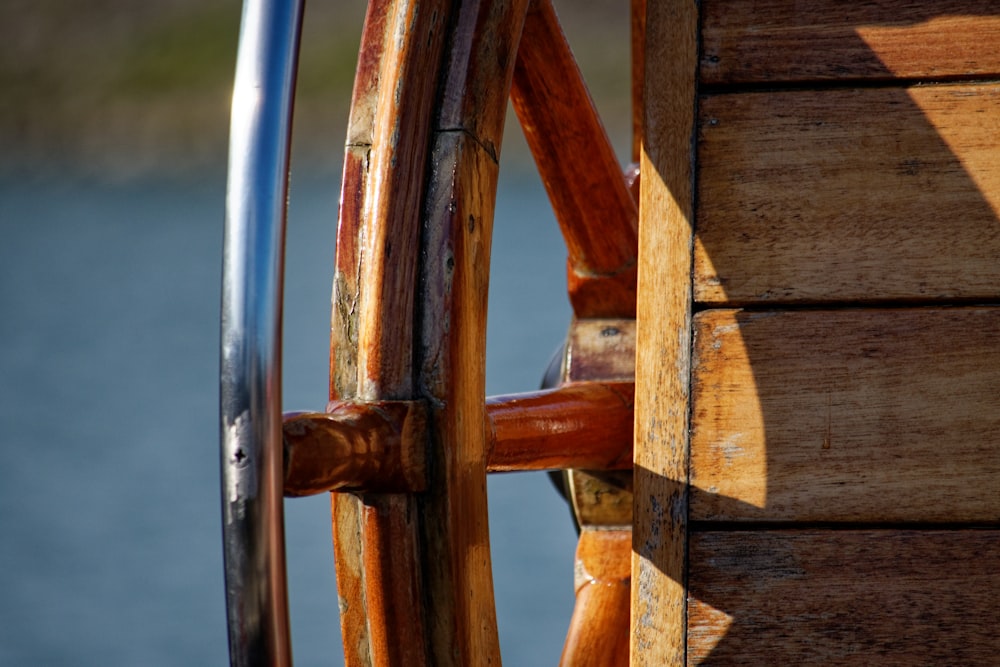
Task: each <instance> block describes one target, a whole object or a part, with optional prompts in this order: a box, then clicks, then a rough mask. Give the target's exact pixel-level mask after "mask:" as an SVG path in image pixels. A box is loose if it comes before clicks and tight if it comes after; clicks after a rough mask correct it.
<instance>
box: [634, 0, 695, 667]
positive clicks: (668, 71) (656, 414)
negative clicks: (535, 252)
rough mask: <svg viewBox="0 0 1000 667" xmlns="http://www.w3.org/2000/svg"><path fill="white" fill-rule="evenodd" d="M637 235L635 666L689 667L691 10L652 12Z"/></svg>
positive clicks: (666, 5) (663, 7)
mask: <svg viewBox="0 0 1000 667" xmlns="http://www.w3.org/2000/svg"><path fill="white" fill-rule="evenodd" d="M646 21H647V23H646V58H645V61H646V79H645V91H646V95H645V122H644V123H643V127H644V129H643V132H644V140H643V150H642V163H641V173H642V183H641V189H640V190H641V194H640V223H639V301H638V306H637V326H638V333H637V336H638V339H637V346H638V350H637V356H636V426H635V432H636V443H635V512H634V514H635V521H634V526H635V528H634V537H633V547H632V548H633V554H632V602H631V607H632V644H631V657H632V665H636V666H641V665H680V664H683V663H684V660H685V641H686V640H685V616H686V596H685V591H684V574H685V572H684V570H685V552H686V544H687V535H686V530H687V468H688V403H689V391H688V387H689V381H690V374H691V371H690V355H691V261H692V249H693V230H692V224H693V208H694V185H693V178H694V165H693V160H694V152H693V135H694V127H695V112H696V97H695V93H696V83H695V81H696V76H697V68H698V37H697V29H698V8H697V4H696V2H695V0H662V1H661V2H653V3H650V4H649V6H648V8H647V17H646Z"/></svg>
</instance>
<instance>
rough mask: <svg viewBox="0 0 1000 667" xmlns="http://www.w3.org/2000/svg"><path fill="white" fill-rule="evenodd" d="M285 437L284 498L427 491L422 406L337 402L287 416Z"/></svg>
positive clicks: (423, 409) (389, 402)
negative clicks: (317, 410)
mask: <svg viewBox="0 0 1000 667" xmlns="http://www.w3.org/2000/svg"><path fill="white" fill-rule="evenodd" d="M282 433H283V435H284V441H285V496H291V497H293V496H309V495H313V494H316V493H321V492H323V491H338V490H345V491H350V490H364V491H375V492H378V491H389V492H397V493H398V492H400V491H405V492H417V491H423V490H424V489H425V488H426V487H427V470H426V463H427V462H426V456H425V452H424V441H425V439H426V433H427V411H426V410H425V408H424V405H423V403H420V402H417V401H377V402H372V403H352V402H335V403H332V404H330V405H329V406H328V407H327V411H326V412H322V413H288V414H286V415H285V418H284V425H283V429H282Z"/></svg>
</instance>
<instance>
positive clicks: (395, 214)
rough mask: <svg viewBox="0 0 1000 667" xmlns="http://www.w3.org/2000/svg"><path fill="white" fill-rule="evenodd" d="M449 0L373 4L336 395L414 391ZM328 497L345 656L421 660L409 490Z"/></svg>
mask: <svg viewBox="0 0 1000 667" xmlns="http://www.w3.org/2000/svg"><path fill="white" fill-rule="evenodd" d="M450 6H451V3H449V2H444V1H441V0H376V1H374V2H372V3H370V4H369V8H368V14H367V17H366V25H365V30H364V33H363V35H362V43H361V49H360V55H359V60H358V72H357V76H356V79H355V89H354V94H353V98H352V103H351V120H350V125H349V128H348V140H347V155H346V159H345V162H344V170H345V171H344V178H343V181H342V183H343V185H342V187H343V195H342V197H341V209H340V219H339V225H338V233H337V259H336V274H335V278H334V295H333V304H334V308H333V316H332V322H331V353H332V360H331V387H330V398H331V400H337V399H341V398H345V399H353V400H358V401H373V400H375V401H377V400H384V399H403V400H406V399H411V398H413V397H414V388H413V385H412V381H413V377H414V359H413V341H414V338H415V336H414V328H415V327H414V320H415V315H414V302H415V298H416V294H415V290H414V288H413V285H414V284H415V281H416V275H417V269H416V266H417V258H418V257H419V239H420V229H421V219H420V204H421V201H422V195H423V183H424V178H423V174H424V169H425V167H426V161H427V155H428V145H429V140H430V129H431V119H432V118H433V112H434V93H435V91H436V90H437V87H438V77H437V74H438V71H439V66H438V63H439V62H440V59H441V57H442V55H443V53H444V43H445V27H446V26H447V24H448V14H449V8H450ZM427 63H432V66H430V67H427ZM331 503H332V514H333V520H334V527H333V534H334V542H335V544H334V553H335V562H336V566H337V587H338V590H339V591H340V594H341V600H342V604H341V609H342V613H341V632H342V635H343V640H344V651H345V659H346V661H347V663H349V664H351V665H371V666H388V665H403V664H405V665H415V666H418V665H424V664H427V663H428V643H427V641H426V637H427V623H426V620H425V611H424V606H423V597H424V594H423V587H424V583H423V581H422V575H421V569H420V567H421V566H420V560H421V559H420V556H421V547H420V531H419V525H418V523H417V522H416V520H415V517H416V516H417V515H418V512H417V502H416V499H415V498H414V497H413V496H407V495H389V494H381V495H379V494H369V495H368V496H365V497H357V496H353V495H348V494H334V495H333V496H332V499H331Z"/></svg>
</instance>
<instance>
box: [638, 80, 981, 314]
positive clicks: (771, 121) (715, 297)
mask: <svg viewBox="0 0 1000 667" xmlns="http://www.w3.org/2000/svg"><path fill="white" fill-rule="evenodd" d="M998 133H1000V86H997V85H996V84H982V85H948V86H927V87H916V88H909V89H901V88H877V89H840V90H827V91H786V92H775V93H751V94H740V95H718V96H707V97H704V98H703V99H702V101H701V111H700V116H699V170H698V178H699V194H698V196H699V208H698V224H697V230H698V234H697V246H696V250H695V266H694V273H695V299H696V300H697V301H699V302H703V303H710V304H724V303H730V304H749V303H761V302H763V303H773V302H789V301H790V302H807V303H823V302H830V301H842V300H848V301H852V302H858V301H880V300H926V299H931V298H950V299H969V300H971V299H995V298H997V297H1000V263H998V262H997V261H996V257H997V256H998V255H1000V221H998V216H1000V163H998V162H997V161H996V160H995V159H994V149H995V145H996V136H997V135H998ZM644 178H645V172H644Z"/></svg>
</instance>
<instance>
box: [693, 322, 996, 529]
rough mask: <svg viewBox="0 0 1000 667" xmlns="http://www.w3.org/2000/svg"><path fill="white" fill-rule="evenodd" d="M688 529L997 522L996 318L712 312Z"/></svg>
mask: <svg viewBox="0 0 1000 667" xmlns="http://www.w3.org/2000/svg"><path fill="white" fill-rule="evenodd" d="M695 331H696V333H695V340H696V343H695V361H694V372H693V381H692V387H693V388H692V392H693V400H692V404H693V407H692V415H693V416H692V436H691V485H692V489H691V519H692V520H741V521H742V520H767V521H858V522H886V521H888V522H903V521H919V522H947V521H979V522H992V521H998V520H1000V495H998V494H996V493H992V492H987V491H986V489H996V488H1000V435H998V434H1000V309H997V308H914V309H888V310H836V311H822V310H816V311H800V312H742V311H728V310H723V311H706V312H704V313H701V314H699V315H698V316H697V317H696V319H695Z"/></svg>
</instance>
